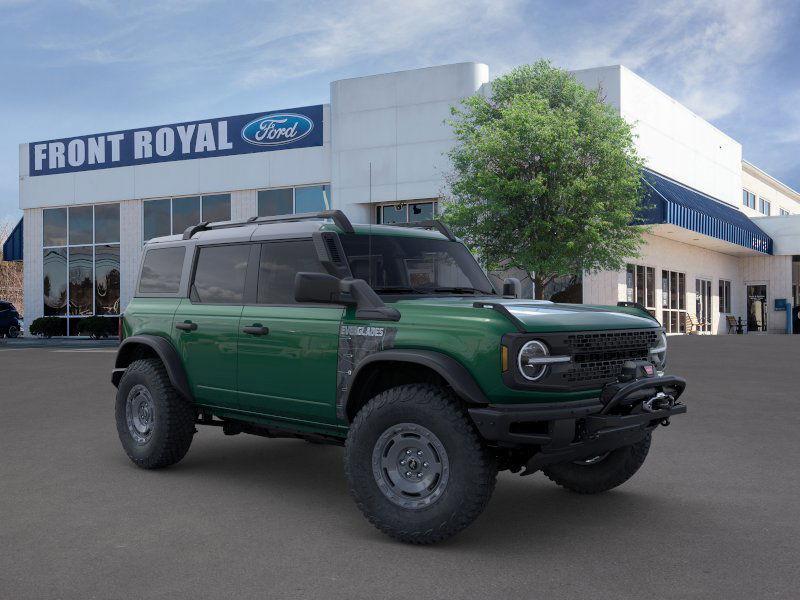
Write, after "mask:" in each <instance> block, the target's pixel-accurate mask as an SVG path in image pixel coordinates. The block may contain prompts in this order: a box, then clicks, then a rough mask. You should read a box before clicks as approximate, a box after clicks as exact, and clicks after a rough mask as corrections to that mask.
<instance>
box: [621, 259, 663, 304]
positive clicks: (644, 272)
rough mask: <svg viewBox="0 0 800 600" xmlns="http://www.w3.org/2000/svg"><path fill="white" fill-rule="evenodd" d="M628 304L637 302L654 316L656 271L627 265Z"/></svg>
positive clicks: (640, 266) (651, 268)
mask: <svg viewBox="0 0 800 600" xmlns="http://www.w3.org/2000/svg"><path fill="white" fill-rule="evenodd" d="M625 280H626V285H627V293H626V296H625V299H626V300H627V301H628V302H638V303H639V304H641V305H642V306H644V307H645V308H646V309H647V311H648V312H649V313H650V314H651V315H653V316H654V317H655V316H656V270H655V269H654V268H653V267H644V266H642V265H628V266H627V271H626V276H625Z"/></svg>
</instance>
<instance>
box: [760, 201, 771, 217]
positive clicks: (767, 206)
mask: <svg viewBox="0 0 800 600" xmlns="http://www.w3.org/2000/svg"><path fill="white" fill-rule="evenodd" d="M758 212H760V213H761V214H762V215H767V216H769V215H770V213H771V212H772V203H771V202H770V201H769V200H766V199H764V198H759V199H758Z"/></svg>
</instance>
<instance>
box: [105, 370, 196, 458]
mask: <svg viewBox="0 0 800 600" xmlns="http://www.w3.org/2000/svg"><path fill="white" fill-rule="evenodd" d="M137 385H142V386H144V387H145V388H146V389H147V391H148V392H149V394H150V396H151V397H152V401H153V402H152V405H153V415H154V416H153V427H152V433H151V434H150V436H149V439H147V441H146V442H144V443H140V442H137V440H136V439H134V437H133V435H132V434H131V432H130V431H129V428H128V422H127V419H126V402H127V399H128V394H129V393H130V392H131V390H132V389H133V387H134V386H137ZM115 412H116V421H117V433H118V434H119V439H120V442H122V447H123V448H124V449H125V453H126V454H127V455H128V457H129V458H130V459H131V460H132V461H133V462H134V463H135V464H136V465H137V466H139V467H142V468H143V469H159V468H162V467H167V466H169V465H174V464H175V463H177V462H178V461H180V460H181V459H182V458H183V457H184V456H185V455H186V452H187V451H188V450H189V446H190V445H191V443H192V437H193V436H194V433H195V417H196V410H195V408H194V407H193V405H192V404H191V403H190V402H189V401H188V400H186V399H185V398H184V397H183V396H181V395H180V394H179V393H178V392H177V391H176V390H175V388H174V387H172V384H171V383H170V380H169V376H168V375H167V371H166V369H165V368H164V365H163V364H162V363H161V361H160V360H158V359H155V358H147V359H142V360H136V361H134V362H132V363H131V364H130V365H129V366H128V368H127V369H126V370H125V373H124V374H123V376H122V379H121V380H120V382H119V388H118V389H117V401H116V406H115Z"/></svg>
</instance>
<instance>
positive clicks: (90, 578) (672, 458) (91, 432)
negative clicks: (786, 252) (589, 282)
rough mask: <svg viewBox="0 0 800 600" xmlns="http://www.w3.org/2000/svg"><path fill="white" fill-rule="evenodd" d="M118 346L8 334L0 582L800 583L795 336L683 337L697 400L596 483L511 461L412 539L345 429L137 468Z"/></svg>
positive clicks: (376, 591)
mask: <svg viewBox="0 0 800 600" xmlns="http://www.w3.org/2000/svg"><path fill="white" fill-rule="evenodd" d="M114 351H115V350H114V348H109V347H104V346H101V347H92V346H91V344H90V343H85V344H84V345H82V346H80V347H21V346H14V347H12V346H8V345H6V346H0V409H1V410H2V418H0V598H2V599H6V598H7V599H14V600H20V599H27V598H48V599H50V598H79V599H81V600H85V599H89V598H102V599H112V598H125V599H126V600H129V599H130V598H147V599H155V598H192V599H199V598H236V599H239V598H280V599H283V598H320V599H323V598H324V599H325V600H332V599H336V598H343V599H348V600H353V599H360V598H369V599H382V598H403V599H413V598H424V599H425V600H429V599H440V598H441V599H450V598H481V599H486V598H497V599H503V600H505V599H511V598H525V599H530V598H548V599H555V598H587V599H592V600H599V599H605V598H608V599H615V600H617V599H622V598H636V599H643V598H647V599H661V598H676V599H678V598H680V599H686V598H702V599H709V598H723V599H726V600H729V599H735V598H746V599H748V600H758V599H762V598H780V599H784V598H785V599H788V598H798V597H800V589H798V585H800V566H799V565H800V336H755V335H750V336H728V337H725V336H720V337H682V338H670V358H669V360H670V368H669V371H670V372H672V373H675V374H680V375H683V376H685V377H686V378H687V379H688V381H689V387H688V390H687V393H686V394H685V400H686V403H687V404H688V407H689V412H688V414H686V415H683V416H679V417H676V418H675V419H673V423H672V425H671V426H670V427H668V428H661V429H660V430H659V431H658V432H657V433H656V435H655V437H654V441H653V446H652V449H651V451H650V456H649V457H648V459H647V461H646V463H645V465H644V466H643V468H642V469H641V471H640V472H639V473H638V474H637V475H636V476H635V477H634V478H633V479H632V480H630V481H629V482H628V483H626V484H625V485H623V486H622V487H620V488H618V489H616V490H614V491H611V492H609V493H606V494H602V495H599V496H592V497H584V496H578V495H575V494H571V493H569V492H566V491H564V490H562V489H560V488H558V487H556V486H555V485H554V484H552V483H550V482H549V481H548V480H547V479H546V478H545V477H544V476H542V475H541V474H536V475H533V476H530V477H519V476H518V475H512V474H509V473H503V474H501V476H500V477H499V481H498V485H497V490H496V492H495V494H494V498H493V499H492V501H491V503H490V505H489V507H488V509H487V510H486V512H485V513H484V514H483V515H482V516H481V517H480V518H479V519H478V521H477V522H476V523H475V524H473V525H472V526H471V527H470V528H468V529H467V530H466V531H464V532H463V533H462V534H460V535H459V536H457V537H456V538H454V539H452V540H450V541H448V542H446V543H443V544H440V545H437V546H433V547H414V546H407V545H403V544H399V543H397V542H394V541H392V540H391V539H389V538H387V537H385V536H383V535H382V534H381V533H379V532H378V531H377V530H375V529H373V528H372V526H371V525H370V524H369V523H368V522H367V521H366V520H365V519H364V518H363V517H362V516H361V514H360V513H359V511H358V510H357V509H356V507H355V505H354V503H353V502H352V500H351V499H350V496H349V495H348V493H347V489H346V485H345V480H344V476H343V468H342V450H341V449H340V448H336V447H331V446H320V445H313V444H309V443H305V442H303V441H299V440H267V439H263V438H258V437H253V436H247V435H239V436H233V437H227V436H224V435H223V434H222V432H221V431H220V430H219V429H217V428H201V429H200V432H199V433H198V434H197V435H196V436H195V439H194V442H193V445H192V448H191V450H190V451H189V454H188V455H187V456H186V458H185V459H184V460H183V461H182V462H181V463H180V464H178V465H177V466H175V467H172V468H169V469H164V470H161V471H149V472H148V471H143V470H140V469H138V468H136V467H135V466H134V465H133V464H132V463H131V462H130V461H129V460H128V458H127V457H126V456H125V454H124V452H123V451H122V449H121V447H120V444H119V441H118V439H117V434H116V430H115V426H114V411H113V402H114V392H115V390H114V388H113V386H112V385H111V383H110V382H109V377H110V372H111V368H112V365H113V359H114Z"/></svg>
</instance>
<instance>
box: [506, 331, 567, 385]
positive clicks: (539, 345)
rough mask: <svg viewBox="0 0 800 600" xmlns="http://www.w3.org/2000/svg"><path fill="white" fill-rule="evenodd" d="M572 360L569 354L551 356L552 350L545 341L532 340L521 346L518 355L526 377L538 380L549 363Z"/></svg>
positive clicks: (518, 361)
mask: <svg viewBox="0 0 800 600" xmlns="http://www.w3.org/2000/svg"><path fill="white" fill-rule="evenodd" d="M570 360H571V358H570V357H569V356H550V350H548V348H547V346H546V345H545V344H544V342H540V341H539V340H531V341H530V342H527V343H526V344H525V345H524V346H522V348H520V351H519V354H518V355H517V366H518V367H519V372H520V373H521V374H522V376H523V377H524V378H525V379H527V380H528V381H537V380H539V379H541V378H542V376H544V374H545V372H546V371H547V366H548V365H551V364H554V363H565V362H569V361H570Z"/></svg>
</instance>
